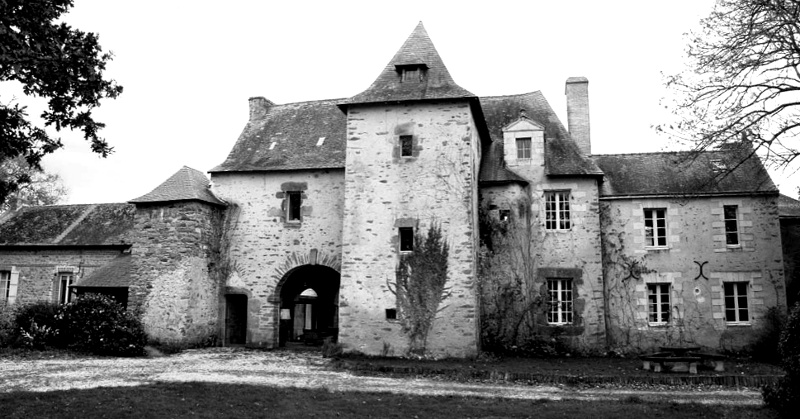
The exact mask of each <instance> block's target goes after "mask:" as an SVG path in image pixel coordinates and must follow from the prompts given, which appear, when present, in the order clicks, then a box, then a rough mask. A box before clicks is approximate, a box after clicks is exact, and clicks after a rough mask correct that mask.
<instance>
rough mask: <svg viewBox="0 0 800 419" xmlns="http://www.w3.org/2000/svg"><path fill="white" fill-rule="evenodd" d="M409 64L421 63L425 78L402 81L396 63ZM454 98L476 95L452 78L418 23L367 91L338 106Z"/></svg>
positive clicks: (425, 32)
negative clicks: (425, 68)
mask: <svg viewBox="0 0 800 419" xmlns="http://www.w3.org/2000/svg"><path fill="white" fill-rule="evenodd" d="M410 64H422V65H424V66H426V67H427V71H426V76H425V78H424V80H422V81H420V82H405V83H401V73H400V71H399V68H398V66H403V65H410ZM456 98H475V95H474V94H472V93H470V92H469V91H467V90H466V89H464V88H462V87H460V86H459V85H457V84H456V83H455V81H453V78H452V77H450V73H449V72H448V71H447V67H445V65H444V62H443V61H442V58H441V57H440V56H439V53H438V52H437V51H436V48H435V47H434V46H433V42H431V39H430V37H429V36H428V32H427V31H425V27H424V26H422V22H420V23H419V24H418V25H417V27H416V28H415V29H414V31H413V32H412V33H411V36H409V37H408V39H407V40H406V42H405V43H404V44H403V46H402V47H400V49H399V50H398V51H397V53H395V55H394V57H393V58H392V59H391V60H390V61H389V63H388V64H387V65H386V68H384V70H383V71H382V72H381V74H380V75H379V76H378V78H377V79H375V81H374V82H372V85H371V86H369V88H368V89H367V90H365V91H363V92H361V93H359V94H357V95H355V96H353V97H351V98H350V99H347V100H345V101H342V102H341V105H342V106H346V105H349V104H356V103H377V102H395V101H408V100H427V99H456Z"/></svg>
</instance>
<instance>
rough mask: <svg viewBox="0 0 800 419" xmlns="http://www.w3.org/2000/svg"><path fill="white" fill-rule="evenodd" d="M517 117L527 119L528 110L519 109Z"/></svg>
mask: <svg viewBox="0 0 800 419" xmlns="http://www.w3.org/2000/svg"><path fill="white" fill-rule="evenodd" d="M519 117H520V118H525V119H528V111H526V110H525V109H520V110H519Z"/></svg>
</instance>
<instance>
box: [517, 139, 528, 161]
mask: <svg viewBox="0 0 800 419" xmlns="http://www.w3.org/2000/svg"><path fill="white" fill-rule="evenodd" d="M517 158H518V159H529V158H531V139H530V138H517Z"/></svg>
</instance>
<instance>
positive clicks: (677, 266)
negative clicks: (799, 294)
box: [601, 196, 786, 349]
mask: <svg viewBox="0 0 800 419" xmlns="http://www.w3.org/2000/svg"><path fill="white" fill-rule="evenodd" d="M776 199H777V196H766V197H708V198H698V197H692V198H691V199H685V200H684V199H666V198H665V199H655V198H654V199H624V200H604V201H602V205H601V206H602V209H601V212H602V213H603V215H602V219H603V232H604V260H605V277H606V281H607V293H608V304H609V321H610V322H609V332H610V333H609V334H610V336H609V339H610V344H611V345H612V346H613V347H617V348H622V349H625V348H630V349H647V348H653V347H657V346H660V345H669V344H678V345H681V344H696V345H700V346H703V347H710V348H720V349H740V348H742V347H744V346H746V345H747V344H748V343H750V342H752V340H753V338H754V337H755V336H756V334H757V333H758V331H759V330H760V329H761V328H762V327H763V322H762V321H763V318H764V314H765V312H766V310H767V309H768V308H770V307H778V308H779V309H781V310H784V309H785V306H786V295H785V286H784V273H783V261H782V256H781V236H780V227H779V224H778V213H777V211H778V209H777V203H776ZM723 205H737V206H738V210H739V215H738V225H739V238H740V243H741V246H726V243H725V235H724V234H725V230H724V228H725V227H724V222H723ZM645 208H664V209H666V219H667V221H666V223H667V246H666V248H661V249H656V248H648V247H646V246H645V229H644V227H645V226H644V213H643V211H644V209H645ZM724 282H745V283H746V284H747V300H748V304H749V316H750V319H749V321H746V322H742V323H739V324H729V323H728V322H727V321H726V319H725V311H724V309H725V304H726V301H725V299H724V298H723V283H724ZM651 283H652V284H658V283H666V284H669V286H670V288H669V289H670V296H669V297H670V305H671V307H670V309H671V314H670V321H669V322H668V324H666V325H654V324H651V323H650V322H649V321H648V296H647V287H648V284H651Z"/></svg>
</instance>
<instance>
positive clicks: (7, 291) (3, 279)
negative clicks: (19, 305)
mask: <svg viewBox="0 0 800 419" xmlns="http://www.w3.org/2000/svg"><path fill="white" fill-rule="evenodd" d="M10 297H11V271H0V303H8V302H9V300H10Z"/></svg>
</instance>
